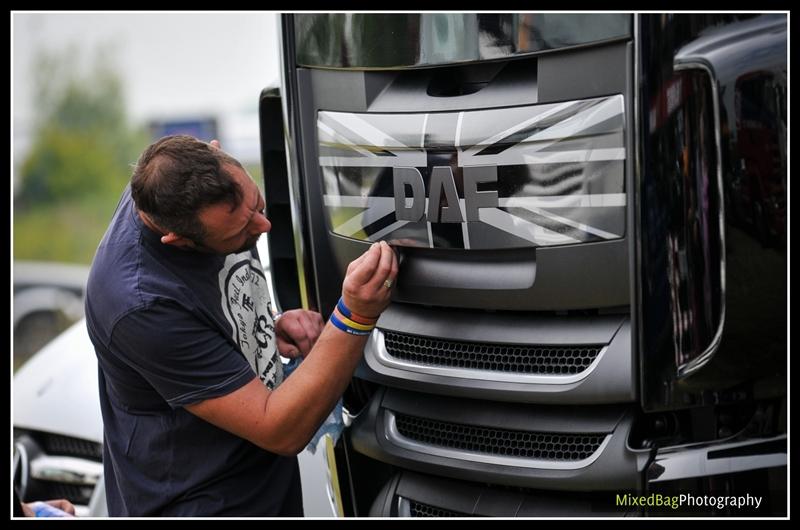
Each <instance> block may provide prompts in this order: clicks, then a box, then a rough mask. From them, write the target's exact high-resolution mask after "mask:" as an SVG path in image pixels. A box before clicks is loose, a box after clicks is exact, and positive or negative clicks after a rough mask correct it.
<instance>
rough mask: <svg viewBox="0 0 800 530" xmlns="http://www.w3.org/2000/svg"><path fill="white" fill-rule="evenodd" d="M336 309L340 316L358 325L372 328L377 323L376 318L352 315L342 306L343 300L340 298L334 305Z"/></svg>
mask: <svg viewBox="0 0 800 530" xmlns="http://www.w3.org/2000/svg"><path fill="white" fill-rule="evenodd" d="M336 309H338V310H339V313H340V314H341V315H342V316H344V317H347V318H349V319H350V320H352V321H353V322H358V323H359V324H364V325H367V326H374V325H375V323H376V322H377V321H378V319H377V318H368V317H362V316H361V315H357V314H355V313H353V312H352V311H350V310H349V309H348V308H347V306H346V305H344V299H342V298H341V297H340V298H339V301H338V302H337V303H336Z"/></svg>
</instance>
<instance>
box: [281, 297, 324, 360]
mask: <svg viewBox="0 0 800 530" xmlns="http://www.w3.org/2000/svg"><path fill="white" fill-rule="evenodd" d="M324 327H325V322H323V320H322V315H320V314H319V313H315V312H314V311H306V310H305V309H292V310H291V311H286V312H285V313H283V314H282V315H281V317H280V318H279V319H278V321H277V322H276V323H275V335H276V337H277V339H278V352H280V354H281V355H283V356H284V357H288V358H289V359H294V358H295V357H297V356H298V355H301V356H302V357H304V358H305V356H306V355H307V354H308V352H309V351H311V348H312V347H313V346H314V343H315V342H317V338H318V337H319V334H320V333H322V329H323V328H324Z"/></svg>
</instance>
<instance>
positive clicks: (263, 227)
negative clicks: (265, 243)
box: [251, 212, 272, 236]
mask: <svg viewBox="0 0 800 530" xmlns="http://www.w3.org/2000/svg"><path fill="white" fill-rule="evenodd" d="M251 227H252V230H251V234H252V235H256V236H257V235H261V234H263V233H264V232H269V231H270V230H271V229H272V223H270V222H269V219H267V217H266V216H265V215H264V214H262V213H261V212H258V213H257V214H256V215H255V217H254V218H253V222H252V223H251Z"/></svg>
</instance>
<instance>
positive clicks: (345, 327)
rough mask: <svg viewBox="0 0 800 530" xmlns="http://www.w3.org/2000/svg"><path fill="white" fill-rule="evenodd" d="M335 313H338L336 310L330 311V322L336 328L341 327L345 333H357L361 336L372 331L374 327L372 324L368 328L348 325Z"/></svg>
mask: <svg viewBox="0 0 800 530" xmlns="http://www.w3.org/2000/svg"><path fill="white" fill-rule="evenodd" d="M337 314H339V313H338V312H337V311H334V312H333V313H331V318H330V321H331V324H333V325H334V326H336V327H337V328H339V329H341V330H342V331H344V332H345V333H349V334H351V335H358V336H362V337H363V336H367V335H369V334H370V333H372V329H373V328H374V327H375V326H372V327H371V328H369V330H365V329H357V328H353V327H350V326H348V325H347V324H345V323H344V322H342V321H341V320H340V319H339V317H338V316H336V315H337Z"/></svg>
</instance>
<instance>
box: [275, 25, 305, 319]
mask: <svg viewBox="0 0 800 530" xmlns="http://www.w3.org/2000/svg"><path fill="white" fill-rule="evenodd" d="M277 17H278V21H277V24H276V26H277V39H278V58H279V60H280V67H279V70H280V74H281V108H282V111H283V126H284V131H283V139H284V149H285V150H286V174H287V175H288V177H289V178H288V179H287V180H288V185H289V204H290V209H291V213H292V229H293V230H292V231H293V232H294V233H293V238H294V253H295V259H296V261H297V281H298V283H299V287H300V303H301V304H302V307H303V308H304V309H309V308H310V306H309V299H308V282H307V279H306V274H305V271H306V269H307V265H308V263H307V258H306V255H305V251H304V248H305V241H304V239H303V226H304V224H303V214H302V212H303V209H302V204H301V202H300V194H299V193H298V191H299V190H300V189H302V184H301V183H300V178H299V175H298V174H297V169H296V168H298V167H299V161H297V156H298V153H297V146H296V143H295V132H296V130H297V125H296V124H295V122H294V119H293V116H294V113H290V112H289V107H290V104H291V106H292V109H294V105H295V104H296V103H295V101H294V99H293V98H294V97H295V88H296V83H295V82H294V81H290V79H291V76H290V75H289V74H288V73H287V71H286V70H287V69H288V68H290V67H291V64H286V59H285V57H286V56H285V53H284V52H285V50H284V44H283V34H284V30H283V23H284V22H286V23H287V24H288V23H291V20H289V19H287V18H286V15H280V14H279V15H277ZM292 57H294V50H292ZM290 99H291V100H292V101H291V102H290V101H289V100H290ZM275 302H276V304H277V302H278V301H277V300H276V301H275Z"/></svg>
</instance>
